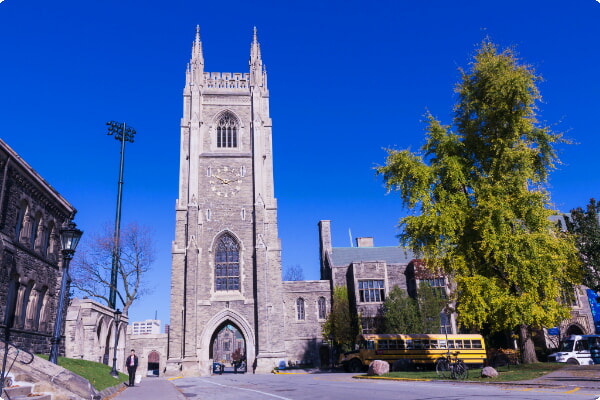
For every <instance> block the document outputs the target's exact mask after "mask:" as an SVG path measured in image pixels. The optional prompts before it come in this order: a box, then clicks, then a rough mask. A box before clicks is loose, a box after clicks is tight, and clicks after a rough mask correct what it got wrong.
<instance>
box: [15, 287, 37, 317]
mask: <svg viewBox="0 0 600 400" xmlns="http://www.w3.org/2000/svg"><path fill="white" fill-rule="evenodd" d="M33 283H34V282H33V281H29V283H28V284H27V286H23V287H21V288H20V290H19V291H20V292H21V296H22V297H21V302H20V304H19V303H17V304H19V306H20V307H19V308H18V309H17V328H25V327H26V321H27V310H28V308H29V300H30V297H31V291H32V290H33Z"/></svg>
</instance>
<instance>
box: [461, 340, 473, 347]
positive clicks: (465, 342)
mask: <svg viewBox="0 0 600 400" xmlns="http://www.w3.org/2000/svg"><path fill="white" fill-rule="evenodd" d="M463 343H464V346H465V349H470V348H471V341H470V340H469V339H466V340H465V341H464V342H463Z"/></svg>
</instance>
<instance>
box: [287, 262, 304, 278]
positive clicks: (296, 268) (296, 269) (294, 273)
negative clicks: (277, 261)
mask: <svg viewBox="0 0 600 400" xmlns="http://www.w3.org/2000/svg"><path fill="white" fill-rule="evenodd" d="M283 280H284V281H303V280H304V270H302V267H301V266H300V265H298V264H296V265H288V266H286V267H283Z"/></svg>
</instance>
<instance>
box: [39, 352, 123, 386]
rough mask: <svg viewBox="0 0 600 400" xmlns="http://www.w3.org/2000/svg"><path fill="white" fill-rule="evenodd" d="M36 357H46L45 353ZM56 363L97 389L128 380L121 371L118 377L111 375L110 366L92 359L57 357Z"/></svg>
mask: <svg viewBox="0 0 600 400" xmlns="http://www.w3.org/2000/svg"><path fill="white" fill-rule="evenodd" d="M38 357H41V358H43V359H45V360H47V359H48V356H47V355H39V354H38ZM58 365H60V366H61V367H63V368H65V369H68V370H69V371H71V372H74V373H76V374H77V375H79V376H81V377H83V378H85V379H87V380H88V381H90V383H91V384H92V386H94V388H96V390H98V391H101V390H104V389H106V388H109V387H111V386H115V385H118V384H121V382H127V381H128V380H129V378H128V376H127V375H125V374H123V373H121V372H119V378H115V377H113V376H112V375H111V374H110V371H112V367H110V366H108V365H104V364H100V363H97V362H93V361H87V360H78V359H74V358H64V357H58Z"/></svg>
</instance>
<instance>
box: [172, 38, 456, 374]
mask: <svg viewBox="0 0 600 400" xmlns="http://www.w3.org/2000/svg"><path fill="white" fill-rule="evenodd" d="M191 53H192V54H191V59H190V62H189V64H188V66H187V69H186V74H185V76H186V78H185V87H184V91H183V117H182V119H181V124H180V130H181V131H180V166H179V191H178V199H177V201H176V227H175V239H174V241H173V245H172V280H171V304H170V307H171V315H170V329H169V335H168V345H167V352H168V357H167V358H168V359H167V362H166V373H167V375H175V374H177V375H179V374H183V375H207V374H209V373H210V371H211V366H212V362H213V361H219V360H220V359H223V357H224V356H223V354H225V353H220V350H218V349H221V347H219V345H218V344H219V343H220V341H221V340H222V339H223V338H222V336H221V335H223V332H226V331H227V330H228V329H230V328H229V327H231V329H232V330H233V331H235V332H239V334H240V338H241V339H242V340H243V342H244V346H243V347H244V349H245V351H246V357H247V362H248V366H249V367H254V369H255V371H256V372H269V371H271V370H272V368H273V367H275V366H278V365H280V364H281V363H285V364H290V363H293V364H310V365H315V366H319V365H325V364H328V363H329V361H330V359H329V357H330V354H329V349H328V346H327V341H326V340H325V338H323V337H322V334H321V327H322V324H323V322H324V321H325V319H326V316H327V313H328V312H329V310H330V308H331V299H332V290H333V288H334V287H335V286H339V285H343V286H347V287H348V289H349V290H348V292H349V294H350V297H351V298H350V303H351V306H352V307H353V311H354V312H356V313H357V314H359V315H361V317H362V318H363V320H362V321H361V322H362V327H363V330H364V331H365V332H371V331H374V330H375V328H376V324H377V319H378V318H379V317H380V315H381V307H382V305H383V302H384V300H385V297H386V295H387V293H389V292H390V290H392V289H393V288H394V287H395V286H399V287H400V288H402V289H404V290H406V291H408V292H409V294H411V295H412V296H416V291H417V289H418V287H419V284H420V283H421V282H423V281H425V282H427V283H428V284H429V285H430V286H432V287H434V288H436V290H438V291H439V292H440V294H442V295H447V294H448V293H449V291H450V290H451V288H450V287H449V282H448V280H447V279H446V278H445V277H444V276H440V275H435V274H432V273H431V272H429V271H427V270H425V269H424V268H423V266H422V265H420V263H419V262H418V260H415V259H414V258H413V255H412V254H411V253H410V252H409V251H407V250H405V249H402V248H399V247H393V246H389V247H376V246H375V245H374V241H373V238H359V239H357V246H356V247H350V248H343V247H333V246H332V241H331V227H330V222H329V221H321V222H320V223H319V238H320V264H321V265H320V268H321V280H316V281H294V282H283V281H282V279H281V244H280V240H279V236H278V226H277V212H278V210H277V200H276V198H275V196H274V193H275V192H274V180H273V149H272V134H273V133H272V121H271V116H270V112H269V101H270V96H269V90H268V85H267V73H266V70H265V68H264V66H263V62H262V56H261V51H260V45H259V43H258V38H257V34H256V30H255V31H254V36H253V38H252V42H251V46H250V60H249V72H240V73H228V72H206V71H205V69H204V54H203V49H202V42H201V40H200V30H199V28H197V31H196V37H195V40H194V42H193V44H192V52H191ZM442 311H444V310H440V318H441V322H442V323H441V325H442V327H441V330H442V331H443V332H448V333H453V332H456V330H457V326H456V315H455V314H453V315H450V316H446V315H445V313H444V312H442ZM215 343H217V345H215ZM161 362H162V361H161ZM161 365H162V364H161Z"/></svg>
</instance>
